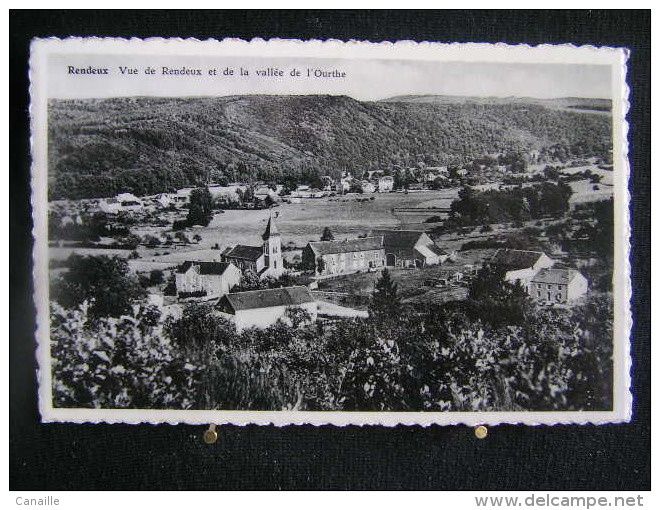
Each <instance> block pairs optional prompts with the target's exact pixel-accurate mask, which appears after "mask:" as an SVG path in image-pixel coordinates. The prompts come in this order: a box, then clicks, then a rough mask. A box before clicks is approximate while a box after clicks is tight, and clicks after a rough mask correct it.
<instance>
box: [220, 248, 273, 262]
mask: <svg viewBox="0 0 660 510" xmlns="http://www.w3.org/2000/svg"><path fill="white" fill-rule="evenodd" d="M222 254H223V255H224V256H225V257H230V258H235V259H243V260H257V259H258V258H259V257H261V256H262V255H263V248H262V247H261V246H246V245H244V244H237V245H236V246H234V247H232V248H227V249H225V250H224V251H223V252H222Z"/></svg>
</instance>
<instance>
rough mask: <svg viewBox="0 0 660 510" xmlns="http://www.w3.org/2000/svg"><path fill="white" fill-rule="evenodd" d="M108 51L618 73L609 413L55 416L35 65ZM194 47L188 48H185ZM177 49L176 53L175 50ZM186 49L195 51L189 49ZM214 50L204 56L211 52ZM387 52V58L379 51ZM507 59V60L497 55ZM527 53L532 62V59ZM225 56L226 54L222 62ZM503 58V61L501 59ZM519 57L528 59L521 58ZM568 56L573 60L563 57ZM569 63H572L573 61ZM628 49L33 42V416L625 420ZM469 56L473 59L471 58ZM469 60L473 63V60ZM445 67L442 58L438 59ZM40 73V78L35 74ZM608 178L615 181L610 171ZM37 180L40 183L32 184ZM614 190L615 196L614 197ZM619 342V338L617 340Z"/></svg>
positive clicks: (89, 412)
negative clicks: (589, 66) (558, 66)
mask: <svg viewBox="0 0 660 510" xmlns="http://www.w3.org/2000/svg"><path fill="white" fill-rule="evenodd" d="M108 46H111V47H112V48H113V49H114V51H117V49H118V48H119V49H122V50H124V51H126V50H129V49H130V50H131V51H132V52H133V53H145V54H150V53H154V54H158V53H159V52H158V51H157V50H160V53H162V51H163V49H164V48H168V49H174V48H175V49H176V50H177V51H178V53H177V55H186V54H191V55H196V56H199V55H200V52H202V53H204V55H206V52H209V55H214V56H219V55H218V53H216V52H217V51H219V50H222V51H224V52H229V53H230V54H232V55H233V56H254V57H260V56H261V57H264V56H271V57H272V56H275V55H277V56H290V57H315V58H347V59H348V58H351V59H355V58H374V59H375V58H378V59H382V60H389V59H392V60H394V59H397V60H401V59H404V60H405V59H410V60H417V61H420V60H422V61H424V60H428V61H437V60H439V59H441V60H446V59H448V57H454V58H458V57H460V58H458V61H479V62H483V61H484V58H483V56H482V57H479V56H478V55H477V53H493V54H496V56H497V58H496V59H493V55H489V59H487V61H493V60H495V61H498V60H499V61H502V62H512V60H511V57H513V56H514V53H515V57H516V59H517V60H515V62H517V63H518V62H521V63H524V62H529V63H531V62H537V63H538V62H539V59H540V58H541V57H542V58H543V62H546V63H551V62H555V63H602V64H607V65H611V66H615V65H616V64H618V66H617V67H613V69H618V71H619V72H618V74H615V76H614V77H616V78H617V80H615V83H616V82H618V83H619V84H620V87H621V90H620V95H619V96H618V97H613V98H612V103H613V111H612V119H613V123H614V129H613V145H614V161H615V168H616V170H615V172H617V173H618V179H616V180H615V243H614V244H615V246H614V248H615V261H616V263H615V268H614V284H615V288H617V287H618V292H619V293H620V294H621V297H620V298H619V299H615V328H614V336H615V342H614V358H615V360H614V388H615V389H614V410H612V411H602V412H587V411H575V412H574V411H549V412H344V411H330V412H324V411H318V412H309V411H192V410H141V409H117V410H114V409H112V410H111V409H59V408H53V407H52V402H51V384H50V382H51V381H50V370H51V368H50V345H49V343H50V340H49V308H48V243H47V215H46V214H45V212H46V209H47V193H46V191H47V181H46V179H43V177H44V176H46V177H47V171H46V164H47V157H46V156H47V152H46V153H45V154H44V151H47V140H46V135H47V109H44V108H43V106H44V101H46V105H47V97H45V94H43V93H42V91H41V84H43V83H45V81H44V80H46V76H43V75H42V69H43V68H40V64H44V62H45V61H44V62H42V61H41V59H45V58H46V57H47V55H48V54H49V51H50V50H53V49H60V50H61V49H66V50H67V52H75V51H78V52H82V51H84V52H85V53H99V54H103V53H107V52H108V50H107V47H108ZM193 46H194V48H193ZM183 49H185V50H186V51H185V52H182V51H181V50H183ZM193 50H194V51H193ZM211 51H212V52H214V53H210V52H211ZM385 52H387V54H384V53H385ZM505 53H506V55H505ZM532 53H533V55H532ZM224 56H226V55H224ZM507 56H508V57H509V58H508V59H506V58H505V57H507ZM523 57H528V58H523ZM569 57H573V58H569ZM575 58H577V60H575ZM628 58H629V50H627V49H625V48H612V47H596V46H593V45H582V46H576V45H573V44H561V45H553V44H540V45H536V46H532V45H527V44H518V45H509V44H505V43H434V42H415V41H410V40H404V41H396V42H389V41H384V42H378V43H373V42H369V41H358V40H349V41H341V40H337V39H327V40H320V39H311V40H308V41H302V40H299V39H278V38H274V39H269V40H264V39H261V38H254V39H251V40H250V41H246V40H243V39H238V38H226V39H223V40H221V41H218V40H215V39H206V40H198V39H195V38H186V39H182V38H169V39H165V38H158V37H152V38H146V39H139V38H130V39H126V38H109V37H108V38H102V37H68V38H65V39H60V38H57V37H48V38H39V39H34V40H33V41H32V42H31V45H30V66H29V67H30V69H29V78H30V107H29V111H30V131H31V135H30V150H31V155H32V165H31V172H32V174H31V206H32V219H33V229H32V236H33V239H34V249H33V253H32V262H33V272H32V276H33V280H34V297H33V298H34V299H33V300H34V305H35V308H36V310H37V328H36V339H37V347H36V352H35V354H36V356H37V361H38V369H37V379H38V384H39V411H40V413H41V418H42V421H43V422H45V423H50V422H70V423H124V424H141V423H149V424H160V423H168V424H171V425H176V424H180V423H186V424H199V425H202V424H210V423H213V424H218V425H222V424H232V425H241V426H242V425H251V424H254V425H275V426H278V427H281V426H287V425H314V426H321V425H335V426H346V425H357V426H364V425H381V426H388V427H391V426H396V425H417V426H422V427H428V426H430V425H469V426H474V425H499V424H524V425H530V426H536V425H559V424H579V425H584V424H596V425H598V424H606V423H621V422H629V421H630V420H631V418H632V402H633V396H632V392H631V369H632V360H631V352H630V340H631V332H632V313H631V310H630V299H631V296H632V281H631V279H630V269H631V268H630V233H631V227H630V209H629V206H630V192H629V188H628V183H629V178H630V163H629V159H628V123H627V115H628V112H629V109H630V101H629V98H630V88H629V86H628V84H627V82H626V75H627V60H628ZM471 59H475V60H471ZM477 59H478V60H477ZM447 61H448V60H447ZM43 74H45V73H43ZM615 176H616V174H615ZM39 177H41V179H40V178H39ZM617 190H618V192H619V193H618V195H619V196H618V197H617V193H616V192H617ZM617 338H618V340H617Z"/></svg>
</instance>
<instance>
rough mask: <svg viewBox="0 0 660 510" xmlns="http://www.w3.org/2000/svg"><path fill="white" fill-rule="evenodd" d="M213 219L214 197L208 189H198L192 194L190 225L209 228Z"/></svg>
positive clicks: (189, 211) (189, 213)
mask: <svg viewBox="0 0 660 510" xmlns="http://www.w3.org/2000/svg"><path fill="white" fill-rule="evenodd" d="M212 218H213V197H212V196H211V192H210V191H209V189H208V188H198V189H194V190H192V191H191V192H190V208H189V209H188V218H187V221H188V225H190V226H193V225H202V226H203V227H207V226H208V224H209V223H211V219H212Z"/></svg>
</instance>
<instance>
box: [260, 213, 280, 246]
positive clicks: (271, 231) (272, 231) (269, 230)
mask: <svg viewBox="0 0 660 510" xmlns="http://www.w3.org/2000/svg"><path fill="white" fill-rule="evenodd" d="M273 235H280V233H279V231H278V230H277V226H276V225H275V222H274V221H273V213H271V214H270V217H269V218H268V225H266V230H265V232H264V233H263V235H262V236H261V239H263V240H264V241H265V240H267V239H268V238H269V237H271V236H273Z"/></svg>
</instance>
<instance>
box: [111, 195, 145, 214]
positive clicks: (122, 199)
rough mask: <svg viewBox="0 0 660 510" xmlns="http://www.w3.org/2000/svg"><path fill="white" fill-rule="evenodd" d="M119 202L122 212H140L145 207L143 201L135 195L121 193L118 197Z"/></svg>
mask: <svg viewBox="0 0 660 510" xmlns="http://www.w3.org/2000/svg"><path fill="white" fill-rule="evenodd" d="M117 201H118V202H119V205H120V210H122V211H140V210H142V207H143V206H144V204H143V203H142V200H140V199H139V198H138V197H136V196H135V195H133V193H120V194H119V195H117Z"/></svg>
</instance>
